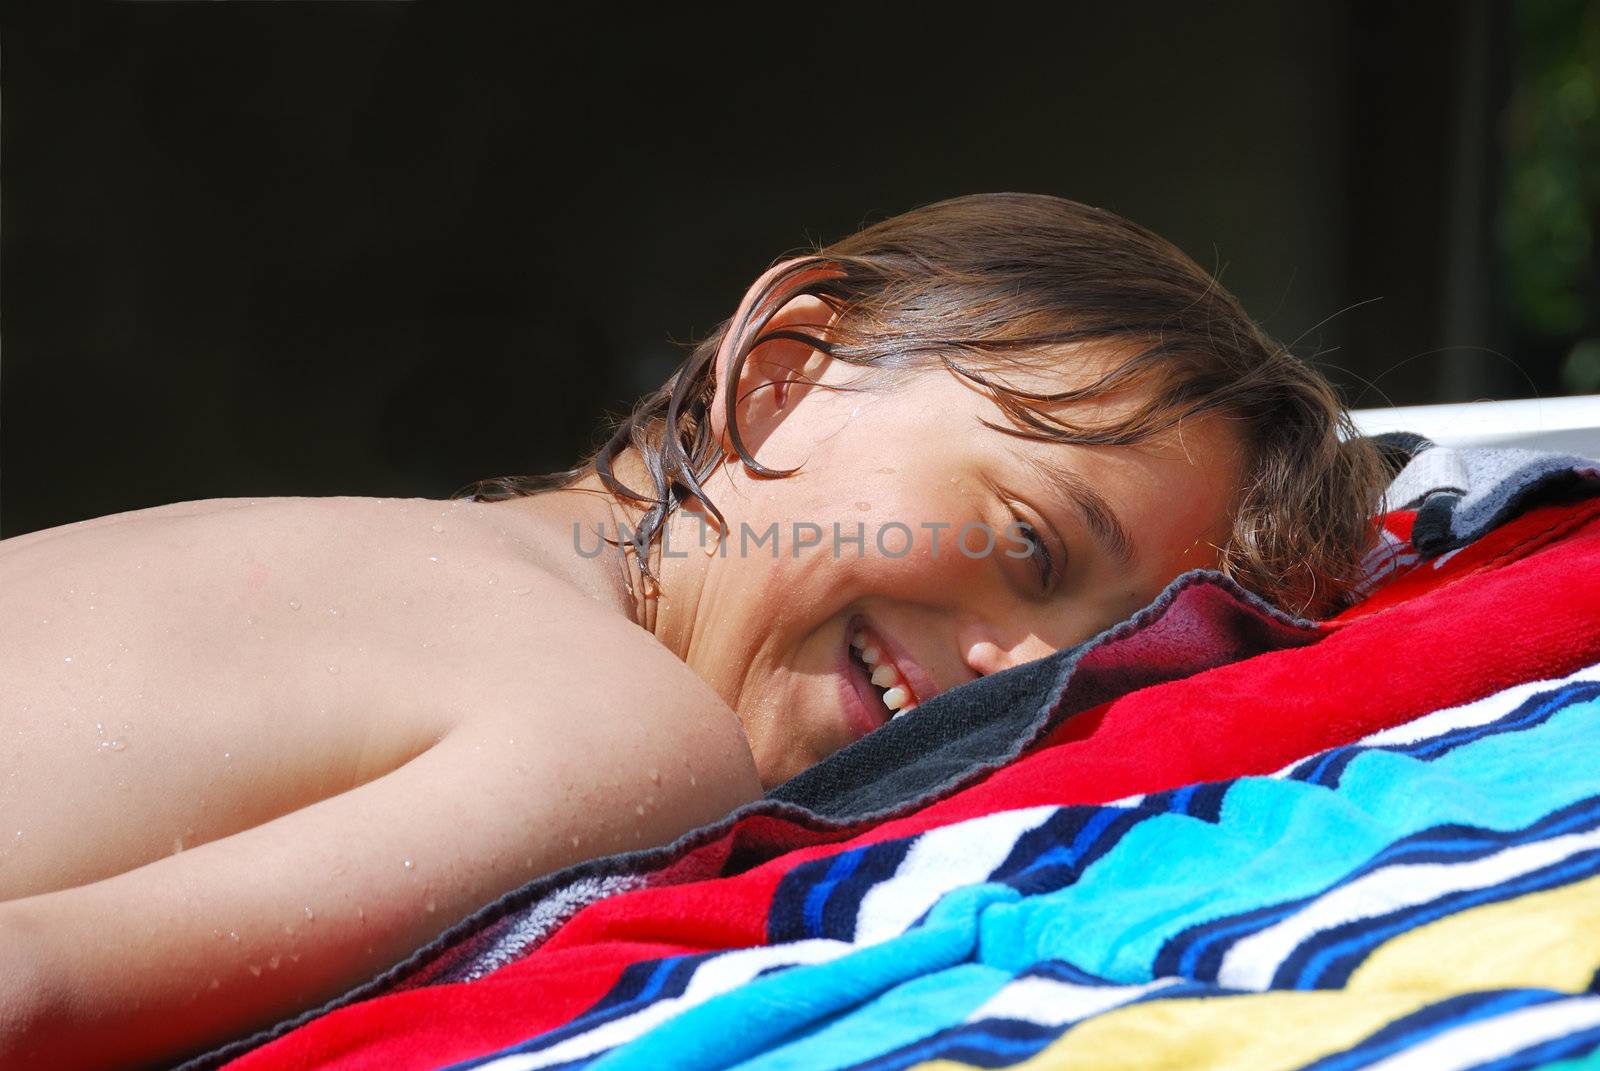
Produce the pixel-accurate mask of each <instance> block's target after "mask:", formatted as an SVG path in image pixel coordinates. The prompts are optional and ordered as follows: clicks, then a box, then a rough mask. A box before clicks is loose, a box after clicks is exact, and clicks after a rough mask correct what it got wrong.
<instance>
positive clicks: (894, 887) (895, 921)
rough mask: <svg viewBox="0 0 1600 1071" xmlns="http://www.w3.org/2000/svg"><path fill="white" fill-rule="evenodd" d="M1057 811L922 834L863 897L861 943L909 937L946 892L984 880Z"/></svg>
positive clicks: (1006, 815) (989, 818)
mask: <svg viewBox="0 0 1600 1071" xmlns="http://www.w3.org/2000/svg"><path fill="white" fill-rule="evenodd" d="M1058 810H1060V808H1059V807H1054V806H1050V807H1029V808H1026V809H1023V810H1016V811H1000V812H998V813H996V814H989V815H984V816H983V817H982V818H972V819H969V820H967V821H965V822H958V823H957V824H955V825H952V826H944V827H942V828H940V829H933V830H929V831H928V832H926V833H924V834H922V835H921V836H919V837H918V838H917V840H916V843H915V844H913V845H912V846H911V849H910V851H908V852H906V856H905V858H904V859H902V860H901V861H900V866H899V867H898V868H896V870H895V872H894V876H893V877H890V878H887V879H885V880H884V881H880V882H879V883H878V884H876V885H874V886H873V887H872V888H870V889H868V890H867V894H866V895H865V896H863V897H862V898H861V910H860V913H859V914H858V915H857V916H856V943H857V944H860V945H870V944H876V943H877V942H879V941H887V940H888V939H889V938H891V937H894V936H896V935H898V934H901V933H904V932H905V930H906V929H907V928H908V927H909V926H910V925H911V924H912V923H913V922H916V921H917V919H919V918H921V917H922V914H923V912H925V911H927V910H928V909H929V908H930V907H932V906H933V905H934V904H936V903H938V902H939V898H940V897H942V896H944V894H945V893H947V892H950V891H952V890H954V889H959V888H961V887H962V886H964V885H974V884H977V883H979V882H982V881H985V880H986V879H987V878H988V877H989V875H990V874H991V873H993V872H994V870H995V868H996V867H998V866H999V865H1000V864H1001V863H1003V862H1005V861H1006V856H1008V855H1010V854H1011V849H1012V847H1013V846H1015V845H1016V843H1017V838H1019V837H1021V836H1022V835H1023V834H1024V833H1026V832H1028V831H1029V830H1031V829H1035V828H1037V827H1038V826H1039V825H1041V824H1043V822H1044V821H1045V819H1047V818H1049V817H1050V816H1051V815H1053V814H1055V813H1056V812H1057V811H1058Z"/></svg>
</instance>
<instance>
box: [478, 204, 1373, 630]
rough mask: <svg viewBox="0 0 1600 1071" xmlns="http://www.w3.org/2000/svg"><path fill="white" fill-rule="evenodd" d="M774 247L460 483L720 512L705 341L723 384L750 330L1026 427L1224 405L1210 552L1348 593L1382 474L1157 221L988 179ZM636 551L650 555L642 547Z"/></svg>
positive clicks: (1136, 436) (1117, 441)
mask: <svg viewBox="0 0 1600 1071" xmlns="http://www.w3.org/2000/svg"><path fill="white" fill-rule="evenodd" d="M785 259H786V258H780V260H779V261H776V262H774V264H775V266H776V265H779V264H783V267H782V270H779V271H771V270H769V272H768V273H767V275H765V276H764V277H763V279H764V286H763V287H762V288H761V290H760V291H759V292H758V293H756V294H755V295H754V296H753V298H752V299H751V300H748V301H747V302H746V303H745V304H744V305H743V306H741V308H740V310H739V313H737V314H736V315H735V316H734V317H733V318H731V319H729V320H727V321H725V322H723V323H722V324H720V325H718V326H717V328H716V329H715V330H714V331H713V332H712V333H711V334H710V335H709V336H707V337H706V338H704V339H702V340H700V341H699V342H698V343H697V344H695V345H694V348H693V349H692V352H691V353H690V354H689V357H688V358H687V360H685V361H684V362H683V364H682V365H681V366H680V367H679V369H678V370H677V371H676V372H675V373H674V374H673V376H672V377H671V378H670V379H668V380H667V381H666V382H665V383H664V384H662V385H661V387H660V388H659V389H657V390H656V391H654V392H652V393H651V394H649V395H648V396H646V397H644V398H643V399H641V400H640V401H639V402H638V403H637V405H635V407H634V408H633V411H632V412H631V413H630V414H629V415H628V416H627V417H626V418H623V419H621V420H619V421H617V422H616V424H615V427H614V429H613V431H612V434H611V436H610V438H609V439H608V440H607V441H606V443H605V444H604V445H603V446H601V447H600V448H599V449H598V450H597V451H596V452H595V453H594V454H593V455H592V456H591V457H590V458H589V459H588V460H587V461H586V462H584V463H583V464H581V465H580V466H578V467H577V468H573V469H569V470H567V471H565V472H559V473H552V474H549V475H545V476H534V477H527V476H517V477H501V478H497V479H491V480H481V481H479V482H477V483H475V484H473V485H471V486H470V487H468V488H464V489H463V490H462V491H460V492H458V493H457V494H458V495H463V494H473V495H476V496H477V497H478V498H479V499H480V500H483V501H493V500H497V499H505V498H512V497H516V496H518V495H525V494H532V493H536V492H538V491H542V490H549V489H552V488H555V487H560V486H564V485H566V484H569V483H571V482H572V481H574V480H576V479H578V478H579V477H581V476H583V475H585V474H586V473H588V472H591V471H593V472H595V473H598V475H599V477H600V479H601V481H602V482H603V483H604V485H605V486H606V488H607V489H609V491H610V492H611V493H612V494H613V495H614V496H615V497H617V498H618V499H619V500H625V501H627V502H630V503H633V504H636V505H638V506H641V507H644V508H645V513H644V515H643V517H642V519H641V522H640V525H639V531H638V533H637V534H636V537H635V538H636V540H637V544H638V546H640V547H648V546H649V545H650V544H651V543H652V542H653V541H654V540H655V538H656V537H657V536H658V535H659V533H660V532H661V530H662V526H663V524H664V523H665V521H666V520H667V518H668V516H669V515H670V513H671V511H672V510H674V509H676V508H678V507H679V506H680V505H681V504H682V503H683V502H684V501H685V500H687V499H688V498H690V497H693V498H695V499H698V500H699V501H700V502H701V504H702V505H703V506H704V507H705V508H706V510H707V511H708V512H709V513H710V514H711V515H712V516H714V517H716V518H717V521H718V522H719V524H721V523H722V516H721V513H720V512H719V511H718V510H717V508H716V506H715V504H714V503H712V502H711V500H710V498H709V496H708V495H707V494H706V491H705V489H704V487H703V486H702V484H703V481H704V480H705V479H707V478H708V477H709V475H710V474H711V472H712V471H713V469H714V468H715V466H716V465H717V464H718V463H720V462H721V461H722V459H723V451H722V448H721V446H720V444H719V442H718V440H717V438H716V436H715V435H714V434H713V433H712V428H711V421H710V420H709V409H710V406H711V404H712V401H713V398H714V395H715V391H716V386H717V384H716V382H715V379H716V376H717V367H718V361H717V356H718V353H719V351H720V350H722V349H724V348H725V347H726V348H727V349H728V358H727V359H725V361H724V367H725V371H724V373H723V375H724V378H725V379H726V381H727V382H728V383H729V384H730V385H731V384H736V383H738V382H739V375H740V370H741V369H742V368H743V366H744V363H745V360H746V359H747V358H748V357H749V355H750V352H751V351H752V350H754V349H755V348H756V347H757V346H759V345H761V344H763V343H764V342H767V341H769V340H772V339H775V338H788V339H790V340H793V341H802V342H804V343H806V344H807V345H808V346H810V347H812V348H814V349H817V350H820V351H822V352H824V353H826V354H828V355H830V356H831V357H833V358H835V359H838V360H842V361H846V362H849V363H851V364H858V365H862V366H870V367H872V368H875V369H883V370H888V371H890V372H893V373H898V372H909V371H914V370H918V369H933V368H944V369H945V370H947V371H948V372H950V373H952V374H954V375H957V376H961V377H963V378H965V379H966V380H968V381H970V382H971V383H972V384H974V385H975V386H976V387H977V388H979V389H981V390H983V391H985V392H986V393H987V394H988V395H989V396H990V397H991V398H992V399H993V400H994V402H995V403H996V404H997V406H998V407H999V409H1000V412H1001V413H1002V414H1003V415H1004V417H1005V418H1006V422H1005V424H991V426H993V427H996V428H998V429H999V430H1001V431H1004V432H1006V433H1008V434H1013V435H1019V436H1022V437H1025V438H1031V439H1039V440H1044V441H1048V442H1060V443H1075V444H1081V445H1088V446H1107V447H1113V446H1131V445H1135V444H1138V443H1141V442H1144V441H1147V440H1149V439H1151V438H1152V437H1154V436H1157V435H1160V434H1162V433H1163V432H1166V431H1169V430H1171V429H1174V428H1179V427H1180V425H1181V424H1182V423H1183V422H1184V421H1185V420H1190V419H1193V418H1196V417H1199V416H1202V415H1205V414H1220V415H1222V416H1223V417H1225V418H1231V421H1230V422H1231V424H1232V426H1233V428H1234V429H1235V430H1236V432H1237V434H1238V435H1239V436H1240V438H1241V440H1242V444H1243V450H1244V453H1243V456H1242V471H1243V479H1242V484H1241V486H1240V487H1239V488H1238V489H1237V494H1236V496H1235V498H1234V508H1233V523H1232V529H1231V533H1230V535H1229V537H1228V539H1227V540H1226V542H1225V543H1224V545H1223V546H1221V547H1219V548H1218V550H1219V551H1220V558H1219V566H1218V567H1219V568H1220V569H1221V571H1222V572H1224V573H1225V574H1227V575H1229V576H1231V577H1233V578H1234V579H1235V580H1237V581H1238V582H1239V583H1240V584H1241V585H1242V586H1243V587H1245V588H1247V589H1248V590H1251V591H1254V592H1256V593H1257V594H1259V595H1261V596H1263V597H1264V598H1266V599H1267V600H1268V601H1270V602H1272V603H1274V604H1276V605H1278V606H1280V607H1282V608H1283V609H1285V610H1288V611H1290V612H1294V613H1301V614H1308V615H1324V614H1327V613H1330V612H1333V611H1335V610H1337V609H1339V608H1340V607H1341V606H1343V605H1345V604H1346V603H1347V602H1349V601H1350V599H1351V598H1352V595H1351V593H1352V590H1353V589H1354V587H1355V585H1356V584H1357V583H1358V581H1359V580H1360V562H1361V557H1362V554H1363V552H1364V550H1365V549H1366V547H1367V546H1368V544H1369V541H1370V539H1371V537H1372V534H1373V526H1372V523H1371V517H1372V515H1373V513H1374V512H1375V510H1376V509H1377V508H1378V505H1379V501H1380V499H1381V494H1382V489H1383V487H1384V484H1385V480H1386V476H1385V470H1384V468H1383V464H1382V461H1381V459H1380V457H1379V455H1378V452H1377V450H1376V449H1375V448H1374V447H1373V446H1372V444H1371V443H1370V442H1369V441H1368V440H1366V439H1364V438H1361V437H1360V436H1358V435H1357V434H1356V433H1355V431H1354V429H1353V427H1352V426H1351V424H1350V420H1349V416H1348V414H1347V413H1346V411H1345V409H1344V407H1343V405H1342V404H1341V403H1340V400H1339V397H1338V393H1337V392H1336V390H1335V389H1334V387H1333V386H1332V385H1331V384H1330V383H1329V382H1328V381H1327V379H1326V378H1324V377H1323V375H1322V374H1321V373H1319V372H1318V371H1317V370H1316V369H1315V368H1313V367H1312V366H1311V365H1310V364H1308V363H1307V362H1306V361H1304V360H1302V359H1300V358H1299V357H1297V356H1295V355H1294V354H1293V353H1291V352H1290V351H1289V350H1288V349H1287V348H1286V347H1284V346H1282V345H1280V344H1278V343H1277V342H1274V341H1273V340H1272V339H1271V338H1269V337H1268V336H1267V335H1266V334H1265V333H1264V332H1263V331H1262V330H1261V329H1260V328H1259V327H1258V326H1257V325H1256V323H1255V322H1254V321H1253V320H1252V319H1251V318H1250V317H1249V316H1248V315H1246V314H1245V311H1244V309H1243V308H1242V307H1241V306H1240V304H1239V302H1238V300H1237V299H1236V298H1235V297H1234V296H1233V295H1232V294H1230V293H1228V291H1226V290H1224V289H1223V288H1222V286H1221V285H1220V284H1219V283H1218V282H1217V280H1216V279H1215V278H1213V277H1212V275H1211V274H1210V273H1208V272H1206V271H1205V270H1203V269H1202V268H1200V266H1199V265H1197V264H1195V263H1194V261H1192V260H1190V259H1189V258H1188V257H1187V256H1185V255H1184V254H1183V253H1182V252H1181V251H1180V250H1179V249H1178V248H1177V247H1176V246H1174V245H1172V244H1171V243H1170V242H1167V241H1166V240H1165V239H1163V238H1161V237H1159V236H1157V235H1156V234H1153V233H1152V232H1150V231H1148V230H1146V229H1144V228H1143V227H1140V226H1138V225H1137V224H1134V223H1131V222H1129V221H1128V220H1126V219H1123V218H1121V217H1120V216H1117V215H1115V214H1114V213H1111V212H1108V211H1105V210H1103V209H1098V208H1093V207H1090V206H1088V205H1083V204H1079V203H1077V202H1075V201H1069V200H1066V199H1064V198H1060V197H1052V196H1046V195H1040V194H1023V193H995V194H976V195H972V196H967V197H957V198H954V199H952V200H947V201H940V202H938V203H936V204H931V205H927V206H925V207H922V208H918V209H915V210H913V211H910V212H906V213H904V214H902V215H898V216H895V217H893V218H891V219H887V220H884V221H882V222H880V223H876V224H873V225H872V226H869V227H866V228H865V229H863V230H861V231H859V232H857V233H855V234H853V235H851V236H849V237H848V238H845V239H843V240H842V241H838V242H835V243H833V244H831V245H828V246H826V247H817V248H814V249H810V250H808V251H807V252H806V253H804V254H802V255H800V256H798V257H796V258H794V259H792V260H790V261H789V262H788V263H784V261H785ZM803 294H810V295H813V296H815V297H816V298H817V299H819V300H821V301H822V302H824V303H825V304H826V305H827V306H828V307H829V308H830V309H831V310H832V311H833V313H834V317H833V321H832V323H831V324H829V325H828V326H827V327H826V330H825V331H823V332H821V333H820V334H809V333H806V332H804V331H797V330H783V331H769V332H767V333H765V334H763V333H762V328H763V327H764V326H765V324H766V323H767V322H768V321H770V320H771V318H772V316H773V315H774V314H775V313H777V312H778V311H779V310H780V309H782V308H783V306H784V305H786V304H787V303H788V302H789V301H790V300H792V299H793V298H795V297H798V296H800V295H803ZM1086 347H1088V348H1093V349H1094V350H1095V352H1096V353H1111V354H1114V355H1116V359H1115V360H1114V361H1112V362H1111V367H1110V368H1109V370H1108V371H1105V372H1104V373H1103V374H1101V375H1099V376H1098V377H1096V378H1095V379H1094V380H1093V381H1092V382H1090V383H1088V384H1086V385H1083V386H1079V387H1076V388H1073V389H1066V390H1061V391H1058V392H1053V393H1050V392H1030V391H1027V390H1023V389H1021V388H1019V387H1018V386H1016V385H1015V384H1010V383H1007V382H1006V377H1005V372H1006V370H1007V369H1008V368H1009V369H1016V370H1027V371H1030V372H1034V373H1037V372H1038V371H1040V370H1041V369H1049V368H1050V367H1056V368H1060V367H1063V366H1064V365H1065V364H1066V363H1067V362H1071V361H1072V360H1073V359H1074V355H1075V354H1079V353H1082V352H1085V348H1086ZM1097 363H1098V362H1097ZM1136 389H1142V390H1144V391H1145V392H1146V397H1147V398H1148V400H1147V401H1146V402H1144V404H1142V405H1140V406H1139V407H1137V408H1136V409H1135V410H1134V411H1132V412H1123V413H1122V414H1120V415H1118V416H1117V417H1115V418H1114V419H1108V420H1104V421H1100V422H1094V421H1085V420H1069V419H1066V418H1064V417H1062V416H1061V415H1060V413H1059V412H1057V411H1056V410H1057V409H1058V407H1059V405H1060V404H1061V403H1069V402H1075V401H1082V400H1086V399H1093V398H1096V397H1101V396H1106V395H1110V394H1113V393H1115V392H1121V391H1128V390H1136ZM724 394H725V399H726V424H727V429H728V434H729V439H730V441H731V444H732V446H733V447H734V450H735V452H736V453H737V455H738V456H739V458H740V460H741V461H742V462H743V463H744V465H745V466H746V467H747V468H748V469H749V470H750V471H752V472H754V473H757V474H759V475H763V476H782V475H786V474H787V472H781V471H774V470H771V469H768V468H766V467H764V466H762V465H761V464H760V463H759V462H757V461H756V459H755V458H754V457H753V456H752V455H751V453H750V451H749V450H748V449H746V447H745V445H744V441H743V438H742V437H741V435H740V433H739V428H738V420H737V416H736V412H735V409H736V406H737V403H738V399H737V398H736V397H735V391H734V390H732V389H729V390H727V391H725V392H724ZM1079 408H1080V409H1081V408H1083V407H1079ZM1091 408H1092V407H1091ZM985 423H989V422H988V421H985ZM1008 425H1009V426H1008ZM1180 430H1181V429H1180ZM628 450H633V451H635V452H637V455H638V457H639V459H640V460H641V461H642V462H643V465H644V469H645V471H646V472H647V473H648V475H649V479H650V484H651V486H650V487H648V488H634V487H629V486H626V485H625V484H623V483H622V481H621V480H620V479H619V478H618V477H617V476H616V474H615V473H614V472H613V463H614V462H615V460H616V459H617V458H618V457H619V456H621V455H622V454H623V453H624V452H626V451H628ZM790 471H792V470H790ZM639 564H640V568H641V569H642V570H644V571H645V575H647V576H648V575H649V572H648V562H647V561H645V560H644V559H643V557H641V560H640V563H639Z"/></svg>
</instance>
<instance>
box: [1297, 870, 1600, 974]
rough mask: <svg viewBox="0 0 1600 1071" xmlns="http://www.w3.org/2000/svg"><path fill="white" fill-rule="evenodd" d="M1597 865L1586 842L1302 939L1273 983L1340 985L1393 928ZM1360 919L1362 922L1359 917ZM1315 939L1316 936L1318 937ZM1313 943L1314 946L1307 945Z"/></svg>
mask: <svg viewBox="0 0 1600 1071" xmlns="http://www.w3.org/2000/svg"><path fill="white" fill-rule="evenodd" d="M1596 871H1600V848H1591V849H1588V850H1587V851H1582V852H1579V853H1577V854H1576V855H1574V856H1571V857H1569V858H1568V859H1566V860H1563V861H1562V862H1561V863H1555V864H1552V865H1551V866H1549V867H1545V868H1544V869H1541V870H1536V871H1534V872H1533V873H1531V874H1525V875H1523V876H1522V877H1520V878H1518V879H1515V880H1513V881H1509V882H1506V883H1503V884H1500V885H1495V886H1493V887H1491V888H1487V889H1477V890H1473V891H1471V892H1460V893H1451V894H1449V895H1446V896H1444V897H1442V898H1441V899H1439V900H1435V901H1432V902H1431V903H1430V904H1428V905H1427V906H1425V907H1422V908H1419V909H1415V910H1408V911H1405V912H1404V913H1402V914H1401V915H1400V916H1399V917H1397V918H1395V919H1394V920H1393V921H1392V922H1389V923H1387V924H1384V925H1381V926H1372V927H1370V928H1366V929H1363V930H1362V931H1361V932H1360V933H1357V934H1355V935H1353V936H1351V937H1348V938H1345V939H1344V940H1342V941H1337V942H1335V943H1333V944H1329V945H1326V946H1325V947H1322V948H1316V946H1315V945H1309V944H1308V945H1302V946H1301V947H1300V948H1298V949H1296V950H1295V954H1294V955H1291V956H1290V957H1289V958H1288V959H1286V960H1285V961H1284V963H1283V965H1282V966H1281V967H1279V968H1278V970H1277V972H1276V973H1275V974H1274V975H1273V978H1272V987H1273V988H1274V989H1318V988H1322V989H1326V988H1330V987H1331V986H1333V985H1341V984H1343V982H1344V981H1345V980H1346V979H1347V978H1349V977H1350V972H1351V971H1353V970H1355V968H1356V966H1357V965H1358V964H1359V963H1360V962H1361V961H1362V960H1364V959H1365V958H1366V956H1367V954H1370V952H1371V951H1372V950H1373V949H1375V948H1376V947H1377V946H1378V945H1381V944H1383V943H1384V942H1385V941H1387V940H1389V939H1390V938H1391V937H1394V936H1395V935H1396V934H1401V933H1405V932H1406V931H1407V930H1413V929H1417V928H1420V927H1422V926H1426V925H1427V924H1428V923H1430V922H1435V921H1437V920H1439V919H1441V918H1444V917H1445V916H1446V915H1454V914H1458V913H1460V912H1462V911H1467V910H1470V909H1471V908H1474V907H1478V906H1480V905H1482V904H1489V903H1495V902H1498V901H1501V900H1512V899H1515V898H1516V897H1518V896H1522V895H1524V894H1526V893H1531V892H1540V891H1542V890H1544V889H1549V888H1554V887H1555V886H1558V885H1566V884H1568V883H1570V882H1573V881H1577V880H1581V879H1582V878H1585V877H1588V876H1590V875H1592V874H1594V873H1595V872H1596ZM1362 925H1366V922H1365V920H1363V923H1362ZM1319 943H1320V942H1319ZM1314 948H1316V950H1315V951H1310V950H1311V949H1314ZM1302 951H1307V952H1308V954H1307V955H1306V956H1304V957H1303V958H1305V960H1306V963H1305V966H1304V967H1303V968H1301V969H1299V970H1298V971H1297V970H1296V969H1295V961H1296V960H1298V959H1300V958H1302V956H1301V953H1302ZM1343 957H1350V958H1351V962H1349V963H1346V964H1343V965H1342V969H1341V970H1340V971H1339V972H1338V974H1337V975H1336V976H1335V977H1334V978H1332V979H1330V981H1329V985H1322V984H1321V983H1322V980H1323V976H1324V975H1325V974H1326V973H1327V972H1328V970H1329V968H1330V967H1331V966H1333V965H1334V964H1335V961H1337V960H1339V959H1340V958H1343Z"/></svg>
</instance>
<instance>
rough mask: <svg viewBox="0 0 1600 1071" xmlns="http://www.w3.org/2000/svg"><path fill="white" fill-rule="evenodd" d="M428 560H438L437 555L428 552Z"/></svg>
mask: <svg viewBox="0 0 1600 1071" xmlns="http://www.w3.org/2000/svg"><path fill="white" fill-rule="evenodd" d="M428 560H429V561H430V562H436V561H438V560H439V555H437V554H430V555H428Z"/></svg>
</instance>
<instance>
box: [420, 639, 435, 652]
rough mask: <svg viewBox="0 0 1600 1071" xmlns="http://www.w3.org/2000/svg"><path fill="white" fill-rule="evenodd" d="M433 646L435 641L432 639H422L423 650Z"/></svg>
mask: <svg viewBox="0 0 1600 1071" xmlns="http://www.w3.org/2000/svg"><path fill="white" fill-rule="evenodd" d="M432 646H433V641H432V640H423V641H422V649H423V650H427V649H428V648H429V647H432Z"/></svg>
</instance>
